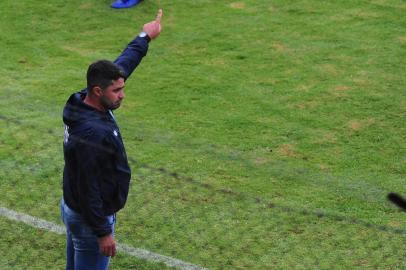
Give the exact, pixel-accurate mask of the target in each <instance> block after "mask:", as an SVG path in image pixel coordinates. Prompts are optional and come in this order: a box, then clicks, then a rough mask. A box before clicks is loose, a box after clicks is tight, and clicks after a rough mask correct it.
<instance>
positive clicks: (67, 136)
mask: <svg viewBox="0 0 406 270" xmlns="http://www.w3.org/2000/svg"><path fill="white" fill-rule="evenodd" d="M68 141H69V126H68V125H65V134H64V138H63V142H64V143H65V144H67V143H68Z"/></svg>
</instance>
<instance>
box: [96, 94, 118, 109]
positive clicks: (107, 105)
mask: <svg viewBox="0 0 406 270" xmlns="http://www.w3.org/2000/svg"><path fill="white" fill-rule="evenodd" d="M100 103H101V105H102V106H103V107H104V109H105V110H106V111H107V110H115V109H118V108H119V107H120V106H121V100H120V101H117V102H112V101H111V100H109V99H108V98H107V97H105V96H102V97H101V98H100Z"/></svg>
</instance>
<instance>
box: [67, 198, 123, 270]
mask: <svg viewBox="0 0 406 270" xmlns="http://www.w3.org/2000/svg"><path fill="white" fill-rule="evenodd" d="M61 217H62V220H63V223H65V227H66V259H67V260H66V270H107V269H108V267H109V261H110V257H107V256H104V255H103V254H102V253H100V249H99V243H98V241H97V236H96V235H95V234H94V233H93V231H92V229H91V228H90V227H89V226H88V225H87V224H86V222H85V221H84V220H83V218H82V216H81V215H80V214H79V213H77V212H75V211H73V210H72V209H70V208H69V207H68V206H67V205H66V204H65V202H64V200H63V199H62V200H61ZM107 218H108V219H109V226H111V229H112V231H113V233H114V225H115V223H116V216H115V215H111V216H108V217H107Z"/></svg>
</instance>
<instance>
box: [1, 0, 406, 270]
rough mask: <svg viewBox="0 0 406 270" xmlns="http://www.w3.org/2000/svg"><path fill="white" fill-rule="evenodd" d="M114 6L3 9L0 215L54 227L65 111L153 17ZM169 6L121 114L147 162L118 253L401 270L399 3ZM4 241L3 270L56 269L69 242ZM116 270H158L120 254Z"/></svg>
mask: <svg viewBox="0 0 406 270" xmlns="http://www.w3.org/2000/svg"><path fill="white" fill-rule="evenodd" d="M109 4H110V1H107V0H106V1H96V0H89V1H76V0H75V1H62V0H55V1H48V2H43V1H37V0H26V1H12V0H4V1H1V3H0V10H1V16H0V45H1V48H2V49H1V50H0V59H1V64H0V81H1V84H0V93H1V97H0V116H2V117H3V118H4V119H3V118H1V119H0V166H1V170H0V183H1V191H2V196H1V197H0V206H3V207H8V208H10V209H13V210H15V211H20V212H24V213H28V214H30V215H34V216H37V217H39V218H43V219H46V220H48V221H52V222H56V223H60V221H59V213H58V209H59V208H58V201H59V198H60V197H61V175H62V169H63V156H62V136H63V126H62V120H61V111H62V108H63V105H64V103H65V101H66V99H67V97H68V96H69V95H70V94H71V93H73V92H74V91H77V90H79V89H81V88H83V86H84V85H85V71H86V68H87V66H88V65H89V63H91V62H92V61H94V60H97V59H114V58H115V57H116V56H118V54H119V53H120V51H121V50H122V49H123V48H124V46H125V45H126V44H127V42H129V41H130V39H131V38H132V37H133V36H134V35H136V34H137V33H138V32H139V31H140V29H141V26H142V24H143V23H145V22H147V21H149V20H151V19H153V18H154V16H155V12H156V10H157V8H158V1H150V0H145V1H144V2H143V3H142V4H141V5H139V6H137V7H136V8H134V9H129V10H122V11H118V10H113V9H111V8H109ZM161 5H162V6H163V8H164V18H163V23H164V30H163V32H162V35H161V36H160V37H159V38H158V39H157V40H156V41H153V42H152V43H151V46H150V51H149V53H148V55H147V57H146V58H145V59H144V60H143V62H142V64H141V66H140V67H139V68H138V69H137V71H136V72H135V73H134V74H133V77H132V78H131V79H130V80H129V81H128V82H127V88H126V94H127V98H126V101H125V103H124V105H123V107H122V108H121V109H120V110H119V111H117V119H118V121H119V123H120V127H121V131H122V133H123V137H124V141H125V144H126V149H127V153H128V155H129V156H130V157H132V158H133V159H135V160H137V161H138V162H132V168H133V175H134V177H133V179H132V187H131V193H130V195H129V200H128V203H127V205H126V207H125V209H124V210H122V211H121V212H120V213H119V215H118V228H117V229H118V231H117V238H118V240H119V241H120V242H123V243H126V244H129V245H133V246H135V247H140V248H145V249H148V250H151V251H153V252H157V253H160V254H164V255H168V256H172V257H175V258H178V259H181V260H185V261H188V262H191V263H194V264H197V265H201V266H204V267H207V268H210V269H402V268H406V263H404V259H403V258H404V256H405V255H406V252H405V251H404V247H403V246H404V241H405V240H406V236H405V234H402V233H395V232H394V231H391V230H390V228H394V229H406V221H405V218H404V216H403V215H402V213H400V212H399V211H398V210H396V209H395V208H394V207H393V206H391V205H389V204H388V203H387V202H386V201H385V196H386V194H387V192H389V191H397V192H400V193H401V194H406V189H405V187H404V181H405V178H406V135H405V134H406V125H405V119H406V110H405V108H406V92H405V87H406V77H405V72H404V70H406V17H405V16H404V14H405V13H406V4H405V2H404V1H402V0H372V1H349V0H348V1H347V0H344V1H316V0H310V1H300V0H297V1H293V0H292V1H282V0H276V1H266V0H258V1H253V0H245V1H238V2H237V1H235V2H234V1H227V0H225V1H214V0H201V1H179V0H171V1H163V0H161ZM5 118H7V119H12V121H6V119H5ZM140 164H149V166H150V167H153V168H161V167H163V168H166V169H167V170H168V171H170V172H177V173H178V174H180V175H182V178H181V179H175V178H174V177H171V176H169V175H168V174H165V173H161V172H159V171H157V170H150V169H148V168H145V166H142V165H140ZM188 177H192V178H193V181H189V180H187V178H188ZM185 179H186V180H185ZM255 198H258V199H257V200H256V199H255ZM268 202H272V204H274V205H275V206H276V207H272V208H269V207H268V205H267V203H268ZM293 209H295V210H293ZM304 210H306V211H308V212H309V213H310V214H303V211H304ZM320 210H321V211H323V212H325V213H328V214H329V215H330V217H329V216H327V217H323V218H319V217H318V216H317V215H316V214H315V212H316V211H320ZM331 215H333V216H334V215H336V216H340V217H348V218H345V219H344V220H343V221H338V220H337V219H334V218H332V217H331ZM352 218H354V219H356V220H358V221H362V222H364V223H362V222H359V223H358V224H354V222H351V219H352ZM365 224H372V225H373V224H375V225H376V226H385V227H384V228H386V231H385V230H382V229H381V230H380V229H379V228H378V227H376V226H372V225H371V226H366V225H365ZM0 228H1V234H0V235H1V236H0V243H1V244H0V245H1V250H2V251H4V252H3V253H4V254H3V255H2V258H1V259H0V268H1V269H61V268H63V264H64V257H63V256H64V253H63V249H64V239H63V237H62V236H57V235H53V234H52V233H47V232H42V231H39V230H36V229H33V228H30V227H27V226H26V225H22V224H18V223H15V222H11V221H8V220H5V219H4V218H0ZM55 262H56V263H55ZM111 268H112V269H165V268H164V266H163V265H160V264H152V263H148V262H145V261H142V260H137V259H135V258H133V257H129V256H127V255H123V254H121V255H119V256H118V258H117V259H115V260H114V261H113V263H112V267H111Z"/></svg>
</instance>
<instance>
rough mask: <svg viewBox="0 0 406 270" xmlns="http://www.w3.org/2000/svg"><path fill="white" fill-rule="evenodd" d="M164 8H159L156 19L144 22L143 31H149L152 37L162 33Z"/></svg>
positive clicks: (148, 33)
mask: <svg viewBox="0 0 406 270" xmlns="http://www.w3.org/2000/svg"><path fill="white" fill-rule="evenodd" d="M162 15H163V12H162V9H160V10H158V14H157V15H156V18H155V20H153V21H152V22H149V23H146V24H144V27H143V31H144V32H145V33H147V35H148V36H149V37H150V38H151V39H154V38H156V37H158V36H159V34H160V33H161V29H162V27H161V19H162Z"/></svg>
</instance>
